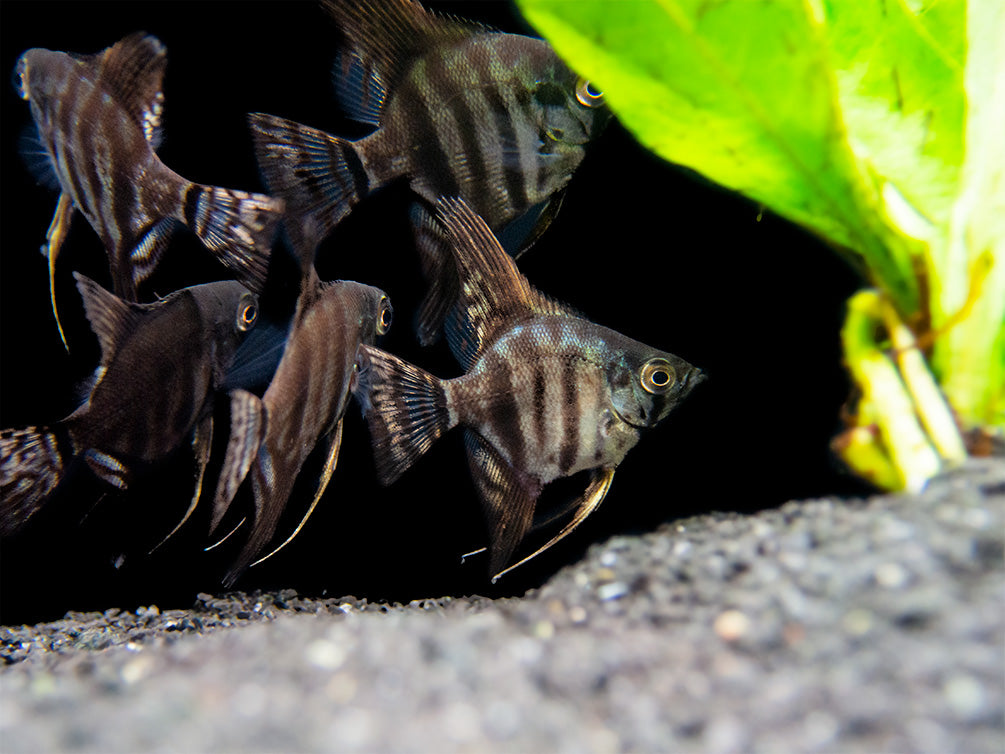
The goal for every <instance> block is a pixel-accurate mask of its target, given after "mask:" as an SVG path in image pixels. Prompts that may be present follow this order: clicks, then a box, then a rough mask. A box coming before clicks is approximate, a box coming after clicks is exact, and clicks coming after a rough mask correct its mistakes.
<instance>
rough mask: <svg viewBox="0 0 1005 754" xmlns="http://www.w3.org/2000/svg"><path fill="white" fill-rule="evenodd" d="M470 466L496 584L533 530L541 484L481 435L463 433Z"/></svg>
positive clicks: (470, 431)
mask: <svg viewBox="0 0 1005 754" xmlns="http://www.w3.org/2000/svg"><path fill="white" fill-rule="evenodd" d="M464 446H465V448H466V449H467V455H468V466H469V467H470V469H471V476H472V478H473V479H474V482H475V487H476V488H477V489H478V496H479V497H480V498H481V501H482V509H483V510H484V513H485V520H486V523H487V525H488V529H489V541H490V545H489V573H492V574H495V575H494V576H493V577H492V581H493V582H494V581H495V580H496V579H497V578H499V576H501V575H502V574H503V573H505V572H506V570H509V569H505V570H504V568H503V567H504V566H505V565H506V563H507V562H508V561H509V559H510V557H511V556H512V555H513V552H514V550H516V548H517V546H518V545H519V544H520V542H522V541H523V538H524V536H525V535H526V534H527V532H528V531H529V530H530V526H531V523H532V522H533V520H534V507H535V506H536V505H537V499H538V497H539V496H540V494H541V489H542V485H541V484H540V483H539V482H538V481H537V480H536V479H533V478H532V477H529V476H527V475H526V474H522V473H520V472H519V471H517V470H516V469H514V468H513V467H512V466H511V465H510V464H509V463H508V462H507V461H506V460H505V459H504V458H503V457H502V456H501V455H499V452H498V451H497V450H496V449H495V448H494V447H492V445H490V444H489V443H488V442H487V441H486V440H485V439H484V438H483V437H482V436H481V435H479V434H478V433H477V432H474V431H472V430H467V431H466V432H465V433H464Z"/></svg>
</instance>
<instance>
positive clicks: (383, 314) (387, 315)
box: [377, 296, 393, 335]
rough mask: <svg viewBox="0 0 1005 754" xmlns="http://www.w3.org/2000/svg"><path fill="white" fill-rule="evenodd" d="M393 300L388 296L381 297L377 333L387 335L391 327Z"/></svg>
mask: <svg viewBox="0 0 1005 754" xmlns="http://www.w3.org/2000/svg"><path fill="white" fill-rule="evenodd" d="M392 316H393V312H392V310H391V301H390V299H388V297H387V296H381V297H380V313H379V314H378V315H377V334H378V335H385V334H387V331H388V330H390V329H391V318H392Z"/></svg>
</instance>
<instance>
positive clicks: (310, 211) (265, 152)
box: [248, 113, 370, 245]
mask: <svg viewBox="0 0 1005 754" xmlns="http://www.w3.org/2000/svg"><path fill="white" fill-rule="evenodd" d="M248 123H249V124H250V126H251V135H252V137H253V139H254V142H255V153H256V154H257V156H258V166H259V168H260V169H261V171H262V176H263V178H264V179H265V183H266V185H268V187H269V191H271V192H272V193H273V194H275V195H276V196H279V197H281V198H282V199H284V200H285V201H286V206H287V210H288V217H287V228H288V230H289V231H290V233H291V234H292V235H293V236H294V237H293V238H291V241H293V243H294V245H296V243H297V237H296V233H297V220H296V218H297V216H299V217H301V218H303V217H304V216H306V215H311V216H313V220H314V223H315V224H316V225H315V227H313V233H314V235H316V236H317V238H316V239H315V240H318V241H320V240H323V239H324V238H325V237H326V236H327V235H328V234H329V233H330V232H331V231H332V229H333V228H334V227H335V226H336V225H337V224H338V223H339V221H340V220H341V219H342V218H343V217H345V216H346V215H347V214H348V213H349V210H350V209H351V208H352V207H353V206H354V205H355V204H356V202H358V201H359V200H360V198H361V197H363V196H365V195H366V194H367V193H368V192H369V190H370V178H369V176H368V174H367V171H366V169H365V168H364V166H363V163H362V161H361V160H360V156H359V153H358V151H357V149H356V146H355V145H354V143H353V142H351V141H348V140H346V139H342V138H339V137H338V136H332V135H331V134H328V133H325V132H324V131H320V130H318V129H316V128H311V127H309V126H304V125H301V124H300V123H295V122H294V121H292V120H285V119H283V118H277V117H276V116H274V115H266V114H265V113H251V114H250V115H249V116H248ZM301 222H302V221H301Z"/></svg>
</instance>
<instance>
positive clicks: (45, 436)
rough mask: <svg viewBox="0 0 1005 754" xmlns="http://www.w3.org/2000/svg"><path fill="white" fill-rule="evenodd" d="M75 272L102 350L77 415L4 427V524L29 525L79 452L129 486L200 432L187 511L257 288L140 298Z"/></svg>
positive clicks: (253, 315)
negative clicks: (125, 296)
mask: <svg viewBox="0 0 1005 754" xmlns="http://www.w3.org/2000/svg"><path fill="white" fill-rule="evenodd" d="M74 277H75V278H76V280H77V289H78V290H79V291H80V295H81V296H82V297H83V300H84V311H85V314H86V316H87V319H88V321H89V322H90V324H91V328H92V329H93V330H94V333H95V334H96V335H97V337H98V342H99V345H100V347H101V359H100V362H99V364H98V367H97V369H96V371H95V373H94V376H93V381H92V386H91V388H90V390H89V392H88V395H87V397H86V400H85V401H84V402H83V403H82V404H81V405H80V407H79V408H78V409H77V410H76V411H74V412H73V413H71V414H70V415H69V416H67V417H66V418H64V419H62V420H61V421H59V422H56V423H55V424H54V425H52V426H48V427H27V428H23V429H4V430H0V534H11V533H13V532H15V531H17V530H18V529H19V528H20V527H21V526H23V525H24V524H25V523H26V522H27V521H28V519H29V518H30V517H31V516H32V515H33V514H34V513H36V512H37V511H38V510H39V509H40V508H41V507H42V506H43V505H44V504H45V503H46V501H47V500H48V499H49V498H50V497H51V495H52V493H53V492H54V491H55V489H56V487H57V486H58V485H59V483H60V481H61V480H62V479H63V478H64V475H65V473H66V471H67V469H68V467H69V465H70V464H71V463H72V462H74V461H75V460H77V459H80V460H82V461H83V462H85V463H86V464H87V466H88V467H89V468H90V469H91V471H92V472H94V473H95V474H96V475H97V476H98V477H99V478H101V479H102V480H104V481H105V482H107V483H109V484H110V485H112V486H113V487H116V488H118V489H126V488H127V487H128V485H129V483H130V480H131V479H133V478H134V477H135V475H136V474H138V473H142V471H143V470H145V469H146V468H147V467H148V466H150V465H151V464H154V463H156V462H158V461H161V460H163V459H165V458H167V457H168V456H169V455H171V454H172V453H174V452H175V451H176V450H177V449H178V448H180V447H181V446H182V444H183V443H184V442H185V441H186V440H187V439H188V438H189V437H191V438H192V445H193V449H194V451H195V457H196V462H197V471H196V484H195V493H194V496H193V498H192V503H191V505H190V507H189V510H188V512H187V513H186V515H185V517H186V518H187V517H188V515H189V514H190V513H191V512H192V509H193V508H194V507H195V505H196V503H197V502H198V499H199V492H200V489H201V486H202V477H203V472H204V470H205V467H206V463H207V461H208V459H209V452H210V449H211V445H212V430H213V413H212V407H213V398H214V394H215V391H216V390H217V389H218V388H219V387H220V386H221V385H222V384H223V379H224V376H225V374H226V372H227V369H228V367H229V365H230V361H231V359H232V358H233V355H234V353H235V351H236V349H237V347H238V345H239V344H240V342H241V340H242V339H243V338H244V337H245V334H246V333H247V332H248V331H249V330H251V328H253V327H254V325H255V321H256V319H257V317H258V301H257V296H256V295H255V294H253V293H252V292H251V291H249V290H248V289H247V288H245V287H244V286H243V285H241V284H240V283H238V282H236V281H229V280H228V281H221V282H215V283H207V284H204V285H197V286H193V287H190V288H183V289H182V290H180V291H176V292H175V293H172V294H170V295H169V296H167V297H165V298H163V299H161V300H159V301H156V302H154V303H150V304H136V303H130V302H127V301H124V300H122V299H121V298H119V297H117V296H115V295H114V294H112V293H110V292H109V291H106V290H105V289H104V288H102V287H101V286H99V285H98V284H97V283H95V282H94V281H93V280H90V279H89V278H87V277H85V276H83V275H81V274H79V273H74ZM183 520H184V519H183ZM179 525H180V524H179ZM176 528H177V527H176ZM169 536H170V535H169Z"/></svg>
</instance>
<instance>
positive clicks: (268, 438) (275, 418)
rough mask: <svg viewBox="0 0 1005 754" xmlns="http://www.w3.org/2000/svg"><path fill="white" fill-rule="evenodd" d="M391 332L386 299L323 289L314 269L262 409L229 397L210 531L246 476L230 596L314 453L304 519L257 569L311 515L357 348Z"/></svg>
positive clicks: (333, 447)
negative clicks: (250, 507)
mask: <svg viewBox="0 0 1005 754" xmlns="http://www.w3.org/2000/svg"><path fill="white" fill-rule="evenodd" d="M390 326H391V303H390V300H389V299H388V297H387V295H386V294H385V293H384V292H383V291H381V290H380V289H378V288H374V287H372V286H369V285H363V284H362V283H356V282H353V281H349V280H336V281H332V282H321V281H320V280H319V279H318V277H317V274H316V273H315V272H314V268H313V266H310V267H308V268H307V275H306V276H305V278H304V281H303V284H302V287H301V293H300V297H299V299H298V301H297V309H296V313H295V314H294V316H293V321H292V324H291V326H290V328H289V331H288V334H287V336H286V340H285V343H284V345H283V351H282V357H281V359H280V361H279V365H278V367H277V368H276V371H275V374H274V375H273V376H272V379H271V381H270V383H269V386H268V388H267V389H266V390H265V393H264V395H263V396H262V398H261V399H259V398H257V397H255V396H254V395H252V394H250V393H247V392H246V391H243V390H236V391H234V392H233V394H232V395H233V399H232V403H231V433H230V441H229V442H228V445H227V453H226V457H225V459H224V462H223V466H222V469H221V473H220V481H219V483H218V486H217V492H216V497H215V499H214V503H213V514H212V520H211V523H210V528H211V531H213V530H215V529H216V528H217V527H218V526H219V524H220V522H221V520H222V519H223V516H224V515H225V514H226V512H227V510H228V508H229V507H230V504H231V502H232V500H233V498H234V495H235V493H236V492H237V489H238V487H239V486H240V484H241V482H242V480H243V479H244V478H245V475H247V474H248V472H249V469H250V473H251V487H252V492H253V495H254V519H253V527H252V529H251V532H250V534H249V535H248V538H247V539H246V540H245V543H244V546H243V549H242V550H241V552H240V554H239V555H238V557H237V560H236V561H235V563H234V564H233V565H232V566H231V568H230V570H229V572H228V573H227V575H226V576H225V578H224V583H225V584H227V585H228V586H229V585H231V584H233V583H234V581H236V580H237V578H238V576H240V574H241V573H242V572H243V571H244V569H245V568H247V567H248V565H249V564H251V565H253V563H252V561H253V560H254V559H255V557H256V556H258V555H259V554H260V553H261V551H262V549H263V548H264V547H265V545H267V544H268V543H269V540H270V539H271V538H272V536H273V534H274V532H275V530H276V525H277V523H278V522H279V517H280V515H281V514H282V513H283V511H284V510H285V508H286V506H287V503H288V501H289V498H290V493H291V492H292V491H293V485H294V483H295V482H296V480H297V478H298V476H299V474H300V470H301V468H302V467H303V465H304V462H305V461H306V460H307V458H308V456H309V455H310V454H311V453H312V452H314V450H315V449H316V448H320V449H321V450H322V452H323V453H324V457H325V461H324V466H323V469H322V472H321V478H320V480H319V481H318V485H317V488H316V491H315V494H314V498H313V500H312V502H311V503H310V505H309V506H308V507H307V511H306V513H305V515H304V516H303V519H302V520H301V522H300V524H299V525H298V526H297V527H296V529H295V530H294V531H293V533H292V534H291V535H290V536H289V537H288V538H287V539H286V540H285V541H283V543H282V544H280V545H279V547H276V548H275V549H274V550H272V552H270V553H269V554H268V555H265V557H263V558H260V560H264V559H265V558H267V557H270V556H271V555H272V554H274V553H275V552H276V551H278V550H279V549H280V548H282V547H284V546H285V545H286V544H287V543H288V542H290V541H291V540H292V539H293V537H294V536H296V534H297V533H298V532H299V531H300V529H301V527H302V526H303V524H304V523H305V522H306V521H307V518H308V517H309V516H310V514H311V513H312V512H313V510H314V507H315V506H316V505H317V503H318V501H319V500H320V499H321V496H322V494H323V493H324V491H325V489H326V488H327V486H328V482H329V481H330V480H331V476H332V473H333V472H334V470H335V463H336V461H337V460H338V453H339V448H340V446H341V442H342V417H343V415H344V414H345V409H346V405H347V404H348V402H349V395H350V388H351V387H352V383H353V381H354V380H355V377H356V371H355V366H356V359H357V351H358V350H359V346H360V344H361V343H368V344H372V343H373V342H374V340H375V339H376V336H378V335H384V334H385V333H386V332H387V331H388V329H389V328H390ZM235 418H236V420H235ZM256 562H258V561H256Z"/></svg>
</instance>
